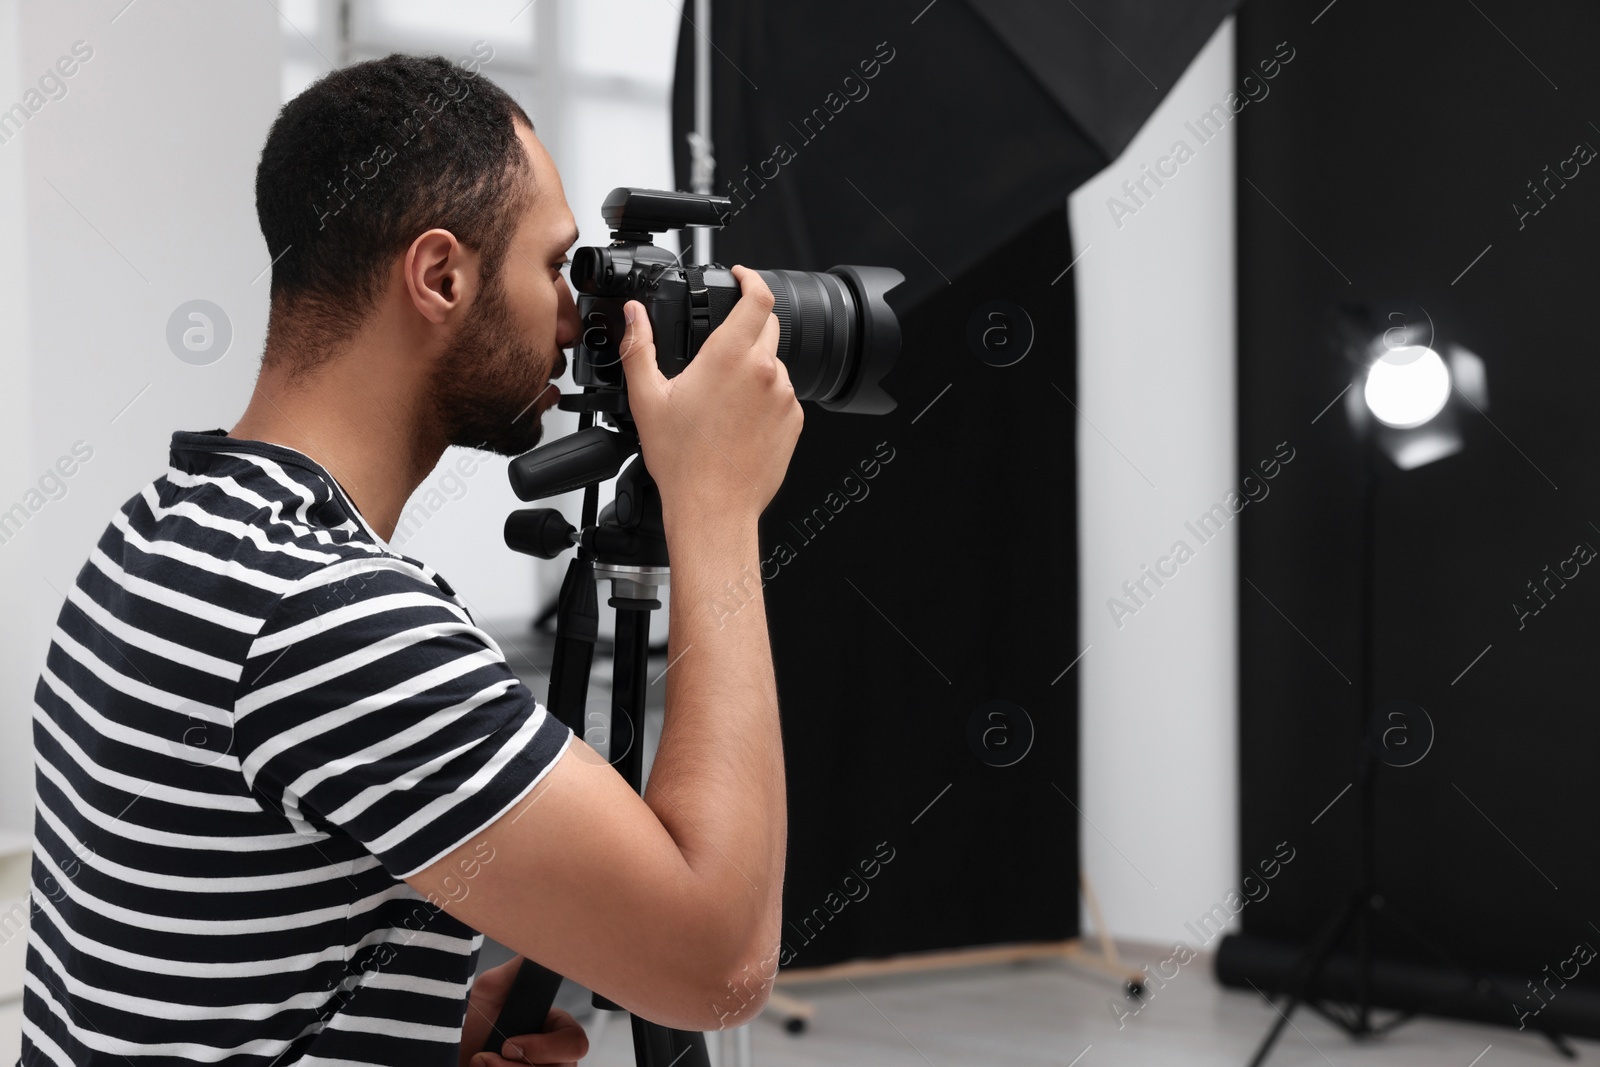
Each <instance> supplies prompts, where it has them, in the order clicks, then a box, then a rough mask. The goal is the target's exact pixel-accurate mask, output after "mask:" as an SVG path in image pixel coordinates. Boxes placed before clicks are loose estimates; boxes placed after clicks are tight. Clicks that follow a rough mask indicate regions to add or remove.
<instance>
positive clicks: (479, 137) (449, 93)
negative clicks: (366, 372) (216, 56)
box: [256, 46, 535, 373]
mask: <svg viewBox="0 0 1600 1067" xmlns="http://www.w3.org/2000/svg"><path fill="white" fill-rule="evenodd" d="M483 47H487V46H483ZM492 55H493V53H492V52H491V53H490V56H491V57H492ZM479 58H480V59H481V58H482V55H481V54H480V55H479ZM477 66H478V64H477V63H476V62H473V61H472V60H471V59H470V58H469V59H464V60H463V61H462V63H461V65H459V66H458V65H457V64H453V63H451V62H450V61H449V60H447V59H445V58H444V57H442V56H410V55H402V54H399V53H396V54H394V55H391V56H388V57H386V58H384V59H374V60H369V61H367V62H364V63H356V64H354V65H352V66H349V67H344V68H342V69H339V70H335V71H333V72H331V73H329V74H327V75H325V76H324V77H322V78H321V79H319V80H318V81H316V82H314V83H312V84H311V85H310V86H309V87H307V88H306V90H305V91H304V92H302V93H301V94H300V95H299V96H297V97H295V98H294V99H293V100H291V101H289V102H288V103H287V104H285V105H284V106H283V109H282V110H281V111H279V112H278V117H277V119H276V120H275V121H274V122H273V124H272V129H271V131H270V132H269V133H268V134H267V141H266V144H265V145H264V146H263V147H262V149H261V162H260V164H259V165H258V166H257V168H256V216H257V218H258V219H259V220H260V223H261V233H262V236H264V237H265V238H266V241H267V252H268V254H269V255H271V256H273V257H277V258H276V261H275V262H274V264H273V266H272V288H271V302H272V311H271V316H270V320H269V326H268V338H269V341H268V350H269V352H270V351H272V350H273V349H274V347H279V348H282V347H293V348H295V349H297V350H298V351H297V353H296V357H295V358H296V367H295V372H296V373H300V372H303V371H305V370H308V369H310V366H312V365H314V364H315V363H318V362H320V361H321V359H322V358H323V357H324V356H325V355H326V354H327V350H328V348H329V347H330V346H332V345H334V344H337V343H338V342H340V341H342V340H345V339H346V338H348V337H349V336H351V335H352V334H353V333H354V332H355V331H356V329H357V328H358V327H359V326H360V325H361V322H362V321H363V320H364V319H365V318H366V316H367V313H368V312H369V311H370V310H371V308H372V306H373V304H374V303H375V302H376V300H377V297H378V295H379V293H380V292H381V290H382V286H383V282H384V277H385V275H386V274H387V271H388V267H389V264H390V262H391V261H392V259H393V257H394V256H396V255H398V254H399V253H401V252H403V251H404V250H405V249H406V247H407V246H408V245H409V244H410V243H411V242H412V241H413V240H415V239H416V238H417V236H418V235H419V234H421V233H424V232H425V231H427V230H429V229H432V228H434V227H439V228H442V229H446V230H449V231H450V232H451V233H453V234H455V236H456V238H457V239H458V240H459V241H460V242H461V243H462V244H463V245H465V246H467V247H468V248H471V249H474V250H475V251H477V252H478V253H479V256H480V264H481V266H480V272H481V276H482V280H483V284H484V286H485V288H488V287H489V286H490V285H491V283H492V282H493V281H494V279H495V278H496V276H497V275H498V273H499V269H500V265H501V261H502V260H503V259H504V258H505V254H506V250H507V248H508V247H509V245H510V240H511V237H512V234H513V233H514V231H515V229H516V224H517V221H518V219H519V218H520V216H521V215H522V213H523V212H524V211H525V210H526V208H527V204H528V202H529V198H530V197H532V196H533V195H534V192H535V190H534V185H533V175H532V168H531V167H530V166H529V164H528V160H527V155H526V153H525V151H524V149H523V147H522V143H521V141H519V140H518V139H517V134H516V127H515V125H514V120H520V121H521V122H522V123H523V124H524V125H526V126H527V127H528V128H529V129H532V128H533V122H532V120H530V119H529V118H528V115H527V113H526V112H525V111H523V109H522V107H521V106H520V105H518V104H517V102H516V101H515V100H513V99H512V98H511V97H510V96H508V95H507V94H506V92H505V91H504V90H503V89H501V88H500V87H499V86H497V85H495V84H493V83H492V82H490V81H489V80H488V79H487V78H485V77H482V76H481V75H480V74H479V73H478V71H477Z"/></svg>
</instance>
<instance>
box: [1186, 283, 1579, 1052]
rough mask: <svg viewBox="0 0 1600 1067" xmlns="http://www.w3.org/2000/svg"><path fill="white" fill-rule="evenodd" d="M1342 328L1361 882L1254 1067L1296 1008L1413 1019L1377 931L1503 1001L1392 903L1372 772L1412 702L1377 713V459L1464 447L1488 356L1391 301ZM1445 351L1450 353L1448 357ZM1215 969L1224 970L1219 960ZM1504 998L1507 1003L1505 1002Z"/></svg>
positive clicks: (1364, 1034) (1381, 472)
mask: <svg viewBox="0 0 1600 1067" xmlns="http://www.w3.org/2000/svg"><path fill="white" fill-rule="evenodd" d="M1338 332H1339V334H1340V335H1342V349H1343V355H1344V356H1345V358H1346V360H1347V361H1348V365H1349V366H1350V367H1351V369H1352V371H1351V373H1352V378H1351V381H1350V385H1349V386H1347V387H1346V389H1345V393H1344V396H1345V398H1346V399H1345V411H1346V414H1347V415H1348V416H1349V417H1350V424H1351V428H1352V430H1353V431H1354V437H1355V440H1354V442H1353V444H1354V445H1355V448H1354V450H1353V455H1352V456H1351V460H1352V466H1353V468H1354V471H1355V474H1356V479H1355V481H1356V485H1357V499H1358V500H1359V502H1360V506H1359V511H1358V515H1359V518H1358V520H1357V521H1358V523H1359V527H1358V528H1359V530H1360V542H1359V544H1360V546H1361V555H1360V575H1361V583H1360V595H1361V602H1360V616H1359V617H1360V620H1361V622H1360V626H1361V671H1360V688H1359V690H1358V692H1357V694H1356V697H1357V699H1356V701H1355V704H1356V707H1355V708H1354V709H1353V710H1354V711H1355V712H1356V720H1357V724H1358V727H1359V729H1358V731H1357V736H1358V737H1359V738H1360V740H1361V745H1360V750H1359V756H1358V762H1357V766H1356V769H1355V782H1354V783H1352V784H1354V785H1355V786H1356V798H1357V801H1356V803H1357V805H1358V808H1357V819H1358V823H1357V825H1358V828H1359V842H1358V846H1359V847H1358V849H1357V855H1356V857H1355V858H1356V863H1355V864H1354V865H1353V866H1354V867H1355V869H1354V870H1353V871H1352V872H1351V875H1352V876H1353V877H1351V878H1350V881H1352V882H1353V883H1354V886H1353V889H1352V891H1351V892H1350V894H1349V895H1348V896H1346V897H1345V899H1344V902H1343V903H1342V905H1341V906H1340V907H1339V908H1338V910H1336V911H1335V912H1334V913H1333V914H1332V915H1331V916H1329V918H1328V921H1327V923H1326V924H1325V925H1324V926H1323V928H1322V932H1321V933H1320V934H1318V935H1317V936H1316V937H1315V938H1314V939H1313V940H1312V941H1311V942H1310V943H1308V944H1307V945H1305V946H1304V947H1303V949H1302V952H1301V954H1300V958H1299V960H1298V961H1297V962H1296V964H1295V965H1294V967H1293V968H1292V970H1290V971H1289V972H1288V974H1289V976H1290V977H1289V978H1288V980H1287V981H1286V982H1281V983H1274V984H1277V985H1278V987H1279V989H1281V990H1282V991H1284V992H1286V993H1287V994H1288V999H1287V1001H1286V1002H1285V1003H1284V1005H1283V1006H1282V1007H1281V1008H1278V1014H1277V1018H1276V1019H1275V1020H1273V1024H1272V1029H1271V1030H1269V1031H1268V1033H1267V1035H1266V1037H1265V1038H1264V1039H1263V1040H1262V1042H1261V1045H1260V1046H1259V1047H1258V1048H1257V1050H1256V1054H1255V1057H1254V1058H1253V1059H1252V1060H1251V1061H1250V1067H1262V1064H1264V1063H1265V1062H1266V1059H1267V1056H1268V1055H1269V1054H1270V1053H1271V1051H1272V1047H1273V1044H1274V1043H1275V1042H1276V1041H1277V1039H1278V1037H1279V1035H1281V1034H1282V1033H1283V1030H1284V1027H1285V1026H1287V1025H1289V1019H1290V1016H1292V1015H1293V1014H1294V1013H1295V1010H1296V1009H1297V1008H1298V1007H1299V1006H1300V1005H1301V1004H1306V1005H1308V1006H1310V1007H1312V1008H1314V1009H1316V1010H1317V1011H1318V1012H1319V1013H1320V1014H1322V1015H1324V1016H1326V1017H1327V1018H1328V1019H1330V1020H1331V1021H1333V1022H1334V1023H1336V1024H1337V1025H1338V1026H1340V1027H1341V1028H1342V1029H1344V1030H1345V1031H1346V1032H1347V1033H1349V1034H1350V1035H1351V1036H1352V1037H1357V1038H1368V1037H1373V1036H1376V1035H1378V1034H1382V1033H1386V1032H1388V1031H1389V1030H1390V1029H1392V1028H1393V1027H1395V1026H1397V1025H1399V1024H1400V1023H1402V1022H1404V1021H1405V1020H1407V1019H1409V1018H1410V1017H1411V1016H1412V1015H1413V1014H1415V1012H1414V1011H1409V1010H1406V1011H1400V1012H1399V1013H1398V1014H1397V1015H1395V1016H1394V1017H1393V1018H1391V1019H1389V1020H1387V1021H1384V1022H1381V1023H1380V1022H1378V1021H1376V1019H1375V1017H1374V1014H1373V1010H1374V1008H1375V1006H1376V1005H1375V1004H1374V996H1373V988H1374V987H1373V973H1374V963H1375V959H1374V953H1373V944H1374V934H1375V932H1376V930H1377V929H1378V927H1380V926H1387V927H1389V928H1390V929H1391V931H1392V932H1398V933H1400V934H1403V935H1405V936H1406V937H1407V938H1408V939H1409V940H1410V941H1412V942H1413V943H1414V944H1416V945H1420V946H1421V947H1422V948H1424V949H1426V950H1428V951H1429V952H1430V953H1431V954H1432V955H1435V956H1436V957H1438V959H1439V960H1440V961H1441V962H1443V963H1445V964H1446V965H1447V966H1448V967H1449V968H1450V969H1451V970H1452V971H1454V972H1455V978H1454V981H1456V982H1457V983H1459V985H1457V986H1453V987H1452V988H1462V989H1466V990H1472V991H1476V994H1477V995H1479V996H1483V995H1486V994H1490V993H1493V994H1494V995H1496V996H1504V991H1503V990H1500V989H1499V988H1498V986H1497V985H1496V984H1495V983H1494V982H1492V981H1491V980H1489V979H1487V978H1485V977H1484V976H1483V975H1482V974H1481V973H1479V972H1477V971H1475V970H1472V969H1470V968H1464V967H1463V966H1462V965H1461V964H1460V963H1459V962H1457V959H1458V957H1457V956H1456V954H1455V953H1453V952H1451V951H1449V950H1446V949H1444V948H1442V947H1441V946H1438V945H1435V944H1434V943H1432V942H1431V941H1430V940H1428V939H1427V938H1426V937H1425V936H1424V935H1423V934H1422V933H1420V929H1419V927H1418V926H1417V925H1416V924H1414V923H1412V922H1410V921H1409V920H1407V919H1405V918H1403V917H1402V916H1401V915H1400V914H1399V912H1398V910H1397V909H1396V908H1395V907H1394V906H1393V905H1391V904H1386V903H1385V902H1384V899H1383V894H1382V892H1381V891H1380V886H1381V883H1380V881H1379V878H1378V870H1377V856H1378V850H1377V826H1378V805H1377V776H1378V766H1379V763H1380V762H1386V761H1381V760H1380V750H1382V749H1383V748H1384V744H1383V741H1382V740H1381V738H1386V737H1387V736H1388V734H1387V733H1386V732H1385V727H1386V726H1387V725H1389V722H1388V719H1387V718H1385V717H1383V715H1382V708H1392V707H1394V706H1395V705H1396V704H1397V703H1399V704H1405V703H1409V702H1407V701H1395V700H1390V701H1388V702H1386V703H1385V704H1383V705H1382V706H1381V707H1380V704H1379V701H1378V688H1377V678H1378V671H1377V661H1378V647H1379V642H1378V623H1379V617H1378V590H1377V583H1378V567H1377V556H1378V536H1377V530H1378V502H1379V499H1378V498H1379V486H1380V484H1381V483H1382V482H1384V481H1386V480H1387V479H1388V478H1389V477H1392V476H1393V475H1392V472H1389V471H1388V469H1387V465H1386V464H1385V463H1384V462H1383V460H1382V459H1381V458H1380V457H1383V456H1386V457H1388V459H1389V461H1390V463H1392V464H1393V465H1394V466H1395V467H1398V468H1399V469H1400V470H1401V471H1409V470H1413V469H1415V468H1417V467H1420V466H1423V465H1424V464H1427V463H1432V462H1433V461H1434V460H1438V459H1443V458H1444V457H1446V456H1449V455H1453V454H1454V453H1456V452H1459V451H1461V449H1462V447H1463V445H1464V443H1465V442H1464V439H1463V436H1462V433H1461V430H1460V426H1459V424H1460V423H1461V422H1462V421H1463V418H1464V417H1467V416H1466V415H1465V413H1466V412H1468V411H1469V410H1470V411H1472V412H1473V414H1472V415H1471V416H1470V417H1473V418H1476V417H1480V416H1482V414H1483V412H1484V410H1485V409H1486V408H1487V407H1488V406H1489V390H1488V384H1487V383H1488V375H1487V374H1486V373H1485V372H1484V365H1483V360H1481V359H1479V358H1478V357H1477V356H1476V355H1474V354H1473V353H1472V352H1469V351H1468V350H1467V349H1466V348H1464V347H1462V346H1461V345H1459V344H1456V343H1454V342H1449V343H1446V342H1443V341H1441V340H1440V339H1439V338H1438V337H1437V336H1436V332H1435V329H1434V323H1433V318H1432V316H1430V315H1429V314H1428V313H1427V311H1426V310H1425V309H1423V308H1421V307H1419V306H1417V305H1415V304H1395V305H1389V306H1388V307H1385V308H1382V309H1378V310H1371V309H1365V308H1362V309H1354V308H1346V309H1344V310H1343V312H1342V314H1341V316H1340V319H1339V327H1338ZM1441 349H1442V350H1443V351H1444V353H1445V354H1444V355H1442V356H1441V355H1440V354H1439V353H1440V350H1441ZM1401 480H1402V481H1403V480H1404V476H1403V475H1402V476H1401ZM1418 710H1422V709H1420V708H1419V709H1418ZM1423 714H1424V715H1425V714H1426V712H1425V711H1424V712H1423ZM1340 795H1341V796H1342V795H1343V794H1340ZM1319 818H1320V816H1319ZM1346 942H1349V943H1351V944H1352V945H1353V949H1354V958H1353V961H1352V962H1353V964H1354V970H1353V974H1354V978H1355V981H1354V983H1353V986H1354V995H1353V996H1348V995H1344V996H1330V995H1329V991H1330V990H1334V991H1339V992H1341V993H1342V992H1344V990H1348V989H1349V987H1350V985H1351V983H1350V982H1348V981H1347V980H1345V979H1343V978H1340V979H1338V980H1332V979H1328V976H1327V975H1325V974H1324V971H1325V970H1328V969H1331V970H1338V969H1339V968H1329V964H1330V961H1331V960H1332V959H1333V958H1334V955H1335V954H1336V953H1337V952H1338V951H1339V950H1340V949H1341V947H1342V946H1344V945H1345V943H1346ZM1224 947H1226V946H1224ZM1347 958H1348V957H1347ZM1218 965H1219V968H1220V967H1221V965H1222V956H1221V954H1220V953H1219V955H1218ZM1346 973H1349V972H1346ZM1325 979H1328V980H1326V981H1325ZM1341 986H1343V987H1344V990H1341ZM1506 999H1507V1002H1510V998H1509V997H1507V998H1506ZM1274 1006H1275V1007H1276V1006H1277V1005H1276V1002H1274ZM1543 1033H1544V1034H1545V1036H1546V1037H1547V1038H1548V1039H1549V1040H1550V1041H1551V1043H1552V1044H1554V1045H1555V1047H1556V1048H1557V1049H1559V1050H1560V1051H1561V1052H1562V1053H1563V1054H1564V1055H1566V1056H1568V1057H1569V1058H1570V1057H1571V1056H1572V1055H1573V1053H1572V1052H1571V1050H1570V1049H1569V1048H1568V1046H1567V1045H1566V1043H1565V1041H1564V1040H1563V1038H1562V1037H1561V1035H1560V1034H1559V1033H1558V1032H1557V1031H1555V1030H1554V1029H1553V1028H1549V1027H1547V1028H1545V1029H1544V1030H1543Z"/></svg>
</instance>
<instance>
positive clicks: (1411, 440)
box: [1341, 305, 1489, 471]
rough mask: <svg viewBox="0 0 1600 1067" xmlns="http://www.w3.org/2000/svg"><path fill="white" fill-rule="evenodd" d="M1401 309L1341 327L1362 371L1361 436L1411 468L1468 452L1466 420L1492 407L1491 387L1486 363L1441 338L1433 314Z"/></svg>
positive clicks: (1350, 408) (1355, 409)
mask: <svg viewBox="0 0 1600 1067" xmlns="http://www.w3.org/2000/svg"><path fill="white" fill-rule="evenodd" d="M1397 308H1398V309H1397V310H1390V311H1388V312H1387V313H1386V314H1381V315H1379V314H1373V313H1365V314H1354V313H1347V314H1346V317H1345V318H1344V320H1343V322H1342V324H1341V325H1342V332H1343V333H1344V335H1345V352H1346V356H1347V358H1348V359H1349V360H1350V362H1351V364H1352V365H1353V366H1354V378H1353V381H1352V382H1351V385H1352V388H1351V389H1350V390H1349V392H1348V393H1347V394H1346V414H1347V415H1349V417H1350V423H1351V425H1352V427H1353V428H1354V429H1355V431H1356V435H1357V437H1359V438H1362V439H1364V440H1370V442H1371V444H1373V445H1374V446H1376V448H1377V449H1378V451H1379V452H1381V453H1382V454H1383V455H1385V456H1387V457H1388V458H1389V461H1390V462H1391V463H1393V464H1394V465H1395V466H1396V467H1399V468H1400V469H1401V470H1403V471H1409V470H1415V469H1416V468H1418V467H1421V466H1424V465H1426V464H1429V463H1432V462H1434V461H1435V460H1440V459H1444V458H1445V457H1446V456H1451V455H1454V454H1455V453H1457V452H1459V451H1461V447H1462V444H1463V443H1464V442H1463V438H1462V436H1461V431H1460V428H1459V427H1460V423H1461V421H1462V418H1463V417H1464V416H1467V415H1470V416H1473V417H1476V416H1479V415H1482V413H1483V412H1484V411H1486V410H1487V409H1488V407H1489V387H1488V375H1487V374H1485V373H1484V367H1483V360H1481V359H1479V358H1478V357H1477V355H1475V354H1474V353H1473V352H1471V351H1469V350H1468V349H1467V348H1465V347H1464V346H1462V345H1460V344H1457V343H1455V342H1453V341H1444V340H1441V339H1440V338H1439V337H1438V336H1437V332H1436V331H1435V329H1434V323H1433V319H1432V318H1431V317H1430V316H1429V315H1428V312H1427V310H1426V309H1424V308H1420V307H1417V306H1416V305H1397ZM1441 353H1442V354H1441Z"/></svg>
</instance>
